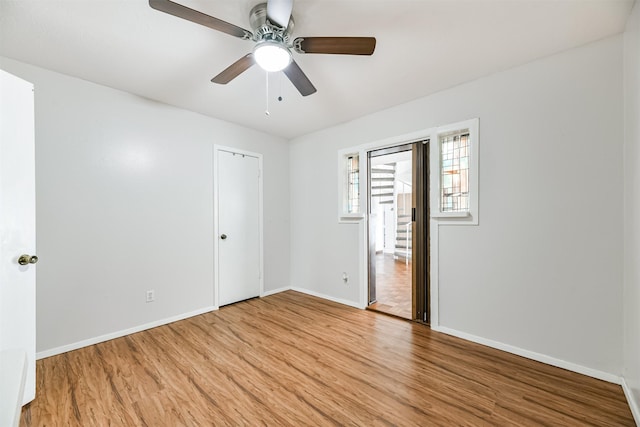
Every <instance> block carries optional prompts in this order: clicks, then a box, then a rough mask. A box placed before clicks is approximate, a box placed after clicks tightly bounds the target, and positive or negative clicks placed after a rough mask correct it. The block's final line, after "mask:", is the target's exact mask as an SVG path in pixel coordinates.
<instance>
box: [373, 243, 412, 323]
mask: <svg viewBox="0 0 640 427" xmlns="http://www.w3.org/2000/svg"><path fill="white" fill-rule="evenodd" d="M376 299H377V302H375V303H373V304H371V305H370V306H369V307H368V308H369V309H370V310H374V311H379V312H382V313H385V314H391V315H393V316H398V317H402V318H404V319H411V318H412V313H411V309H412V308H411V261H409V263H407V262H406V261H405V260H404V259H397V260H396V259H394V258H393V255H391V254H383V253H379V254H377V255H376Z"/></svg>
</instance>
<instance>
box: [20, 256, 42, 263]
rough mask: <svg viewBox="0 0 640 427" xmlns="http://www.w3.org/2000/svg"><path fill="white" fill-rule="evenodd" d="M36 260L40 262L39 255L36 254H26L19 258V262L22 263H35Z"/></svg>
mask: <svg viewBox="0 0 640 427" xmlns="http://www.w3.org/2000/svg"><path fill="white" fill-rule="evenodd" d="M36 262H38V257H37V256H35V255H27V254H24V255H20V258H18V264H20V265H28V264H35V263H36Z"/></svg>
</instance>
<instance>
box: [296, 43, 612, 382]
mask: <svg viewBox="0 0 640 427" xmlns="http://www.w3.org/2000/svg"><path fill="white" fill-rule="evenodd" d="M622 46H623V45H622V37H621V36H616V37H612V38H608V39H605V40H601V41H598V42H596V43H592V44H589V45H585V46H583V47H580V48H576V49H572V50H568V51H565V52H563V53H560V54H557V55H554V56H551V57H547V58H543V59H540V60H537V61H534V62H531V63H529V64H526V65H523V66H520V67H517V68H514V69H511V70H508V71H505V72H501V73H497V74H494V75H490V76H487V77H484V78H481V79H478V80H476V81H473V82H470V83H467V84H464V85H461V86H458V87H454V88H451V89H449V90H446V91H443V92H440V93H437V94H434V95H432V96H428V97H425V98H421V99H417V100H415V101H413V102H409V103H407V104H403V105H399V106H397V107H395V108H391V109H388V110H385V111H381V112H379V113H375V114H372V115H369V116H366V117H363V118H360V119H358V120H354V121H352V122H349V123H344V124H342V125H339V126H336V127H333V128H329V129H325V130H322V131H319V132H316V133H313V134H310V135H306V136H302V137H299V138H296V139H294V140H293V141H292V142H291V151H290V168H291V173H290V175H291V177H292V179H291V184H290V185H291V200H292V203H291V223H292V227H291V254H292V258H291V259H292V262H291V282H292V286H293V287H294V288H295V287H297V288H301V289H304V290H305V291H307V292H309V293H312V294H318V295H324V296H327V297H329V298H332V299H336V300H340V301H344V302H347V303H350V304H352V305H358V304H359V301H361V298H363V296H362V295H361V292H362V288H361V286H359V283H360V280H361V279H363V278H362V277H361V274H360V272H361V271H362V270H361V269H362V267H363V265H364V259H362V257H359V256H358V254H359V250H360V245H361V243H360V242H361V239H362V236H363V235H364V232H365V231H364V224H363V222H360V223H357V224H339V223H338V218H337V204H338V172H337V169H338V165H337V150H339V149H344V148H347V147H354V146H358V145H361V144H367V143H371V142H375V141H381V140H385V139H387V138H393V137H397V136H399V135H404V134H409V133H413V132H418V131H420V130H422V129H428V128H431V127H435V126H439V125H446V124H449V123H455V122H459V121H463V120H467V119H471V118H475V117H478V118H480V160H479V162H480V166H479V167H480V178H479V182H480V195H479V206H480V214H479V221H480V222H479V225H477V226H441V227H440V228H439V247H436V248H433V250H434V251H437V255H438V259H439V265H438V268H439V276H438V278H437V279H438V281H439V301H438V305H439V312H440V326H441V327H445V328H448V329H449V330H450V331H457V332H460V333H464V334H468V335H470V336H473V337H479V338H482V339H484V340H490V341H493V342H497V343H503V344H506V345H508V346H511V347H514V348H518V349H523V350H526V351H528V352H530V353H532V354H539V355H544V356H545V357H550V358H553V359H555V360H559V361H566V362H568V363H570V364H574V365H577V366H580V367H585V368H588V369H590V370H593V371H594V372H598V373H604V374H606V375H605V376H607V375H610V376H612V377H618V376H619V375H620V374H621V371H622V360H621V351H620V349H621V346H622V314H621V313H622V280H623V279H622V258H623V237H622V232H623V224H622V223H623V218H622V209H621V206H622V205H623V172H622V148H623V144H622V140H623V130H622V129H623V119H622V118H623V107H622V106H623V89H622V88H623V86H622V83H623V82H622V50H623V49H622ZM428 77H429V76H425V78H426V79H428ZM341 102H348V100H347V99H345V100H343V101H341ZM343 272H346V273H347V274H348V275H349V276H350V278H351V280H350V281H349V283H347V284H344V283H343V281H342V273H343Z"/></svg>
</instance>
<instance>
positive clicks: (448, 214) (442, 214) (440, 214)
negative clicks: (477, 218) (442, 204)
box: [431, 211, 471, 218]
mask: <svg viewBox="0 0 640 427" xmlns="http://www.w3.org/2000/svg"><path fill="white" fill-rule="evenodd" d="M470 216H471V213H470V212H468V211H467V212H438V213H437V214H435V215H431V218H468V217H470Z"/></svg>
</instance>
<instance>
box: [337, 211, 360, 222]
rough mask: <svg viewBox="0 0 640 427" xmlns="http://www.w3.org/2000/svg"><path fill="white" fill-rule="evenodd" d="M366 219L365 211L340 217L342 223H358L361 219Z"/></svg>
mask: <svg viewBox="0 0 640 427" xmlns="http://www.w3.org/2000/svg"><path fill="white" fill-rule="evenodd" d="M362 219H364V214H363V213H357V214H342V215H340V216H339V217H338V223H340V224H350V223H356V222H358V221H360V220H362Z"/></svg>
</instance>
